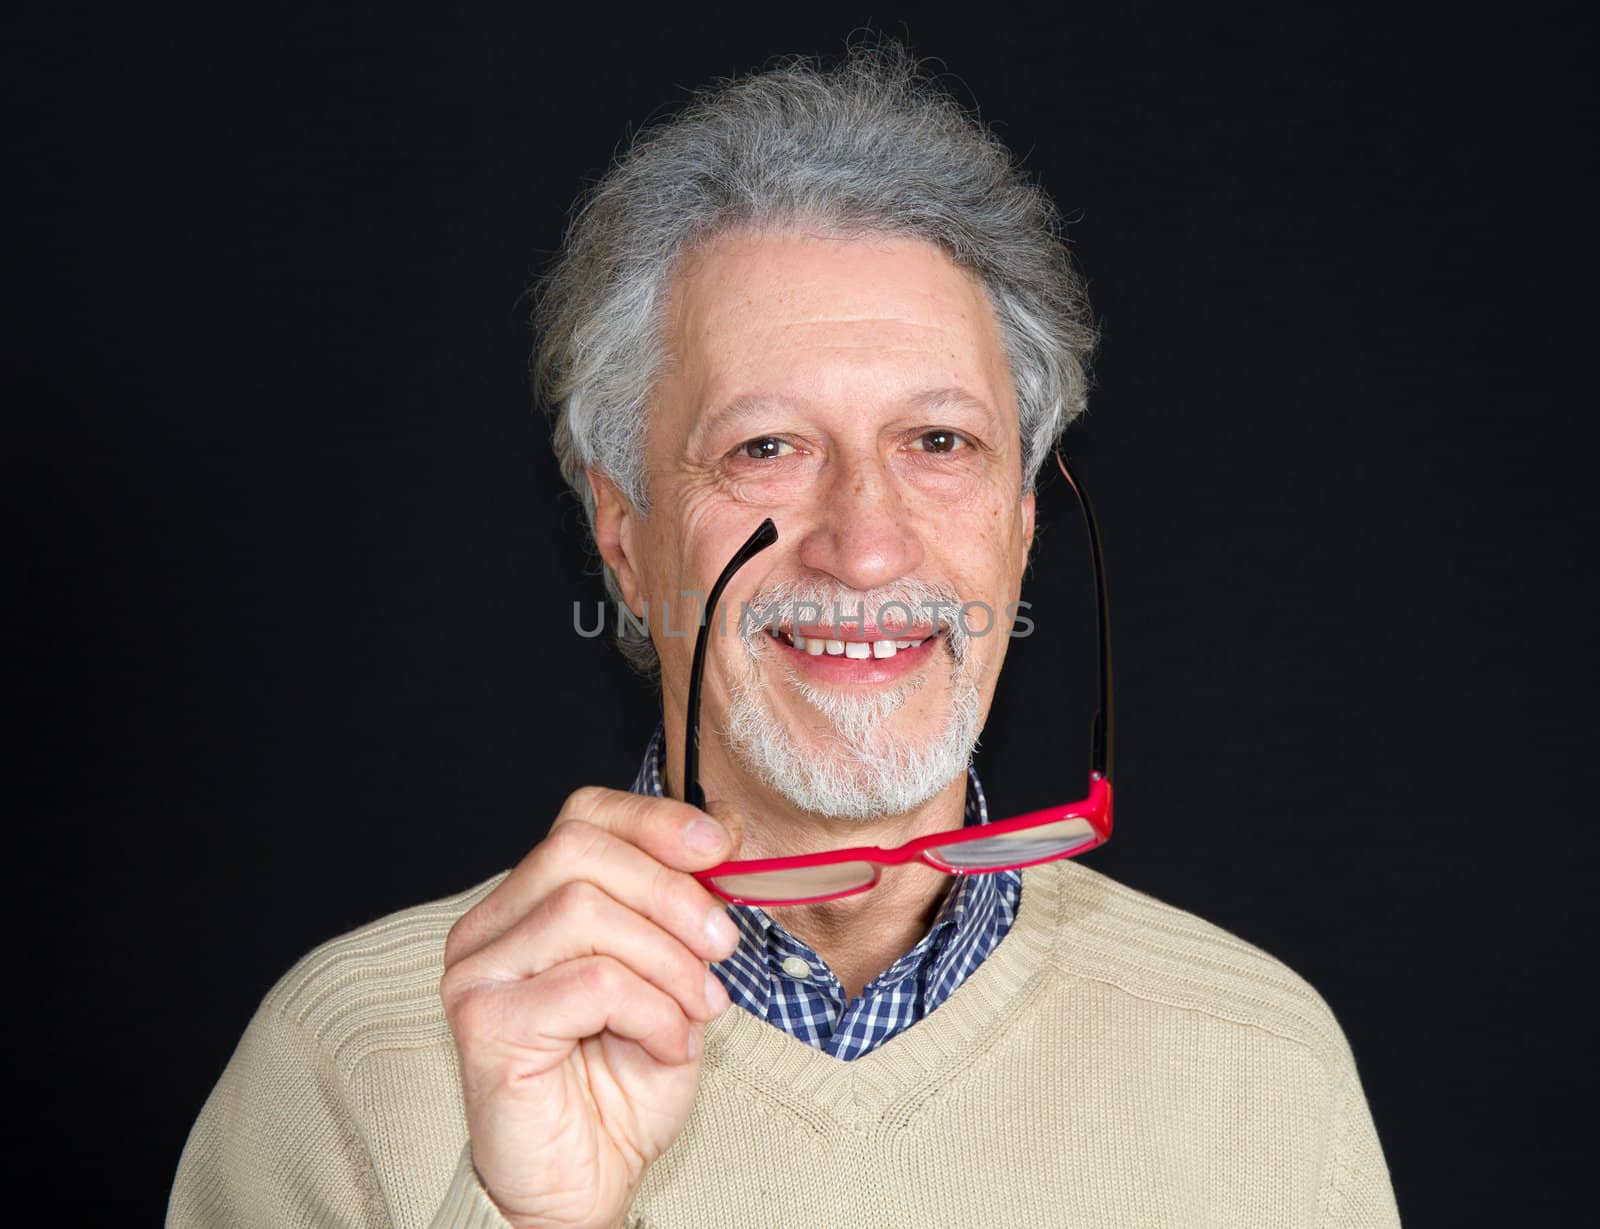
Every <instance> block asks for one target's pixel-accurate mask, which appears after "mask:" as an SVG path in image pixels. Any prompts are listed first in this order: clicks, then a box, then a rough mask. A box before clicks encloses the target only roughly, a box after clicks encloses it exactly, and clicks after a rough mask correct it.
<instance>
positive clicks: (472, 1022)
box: [439, 971, 492, 1037]
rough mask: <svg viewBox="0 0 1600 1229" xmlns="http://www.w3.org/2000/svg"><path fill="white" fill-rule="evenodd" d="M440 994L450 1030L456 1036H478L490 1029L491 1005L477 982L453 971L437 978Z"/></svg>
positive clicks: (488, 997)
mask: <svg viewBox="0 0 1600 1229" xmlns="http://www.w3.org/2000/svg"><path fill="white" fill-rule="evenodd" d="M439 997H440V998H441V999H442V1000H443V1001H444V1014H445V1018H446V1020H448V1021H449V1023H450V1031H451V1032H453V1033H454V1034H455V1035H456V1036H457V1037H479V1036H483V1035H484V1034H486V1033H487V1032H488V1031H489V1027H490V1021H489V1016H490V1013H491V1011H492V1005H491V1003H490V996H489V995H488V994H485V993H484V992H483V987H482V986H481V985H480V984H478V983H476V982H473V981H471V980H469V979H468V978H466V977H463V976H459V975H457V974H456V973H455V972H453V971H452V972H450V973H446V974H445V975H444V977H443V978H442V979H441V980H440V983H439Z"/></svg>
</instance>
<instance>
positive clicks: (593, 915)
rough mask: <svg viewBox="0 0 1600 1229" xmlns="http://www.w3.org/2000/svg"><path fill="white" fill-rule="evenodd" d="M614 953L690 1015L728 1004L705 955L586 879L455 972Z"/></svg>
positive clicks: (475, 975) (496, 973)
mask: <svg viewBox="0 0 1600 1229" xmlns="http://www.w3.org/2000/svg"><path fill="white" fill-rule="evenodd" d="M586 956H609V957H611V958H612V959H614V960H617V961H619V962H620V963H621V964H623V965H624V966H625V967H626V968H628V969H629V970H631V971H632V972H633V973H635V974H637V975H638V976H640V977H642V978H644V979H645V980H646V981H648V982H650V984H651V985H653V986H655V987H656V988H657V989H659V990H661V991H663V992H664V993H666V994H669V995H671V996H672V997H673V999H674V1000H675V1001H676V1002H677V1004H678V1006H679V1007H680V1008H681V1009H682V1010H683V1012H684V1014H685V1015H687V1016H689V1017H691V1018H693V1019H696V1020H711V1019H713V1018H715V1017H716V1016H717V1015H719V1014H721V1012H722V1010H723V1009H724V1008H725V1007H726V1006H727V1005H728V996H727V992H726V991H725V990H723V988H722V983H721V982H720V981H718V980H717V978H716V976H715V975H714V974H712V973H711V971H710V970H709V969H708V968H707V967H706V963H705V961H704V960H702V959H700V957H699V956H697V955H696V954H695V953H694V952H693V951H691V950H690V949H689V948H687V947H685V946H684V945H683V944H682V943H680V942H679V941H678V940H677V939H675V938H673V937H672V936H671V935H670V934H668V933H667V932H666V931H665V930H663V929H661V927H659V926H657V925H656V924H655V923H653V922H651V921H649V920H648V919H646V918H644V917H642V916H641V915H639V914H638V913H635V912H634V911H633V910H632V909H628V908H625V907H624V906H622V905H620V904H618V903H617V902H616V901H615V900H613V899H612V898H611V897H610V896H609V895H608V894H607V893H606V892H604V891H603V890H601V889H600V888H598V887H596V886H595V885H594V884H592V883H588V882H586V881H584V880H574V881H572V882H570V883H566V884H563V885H562V886H561V887H559V888H557V889H556V890H555V891H554V892H552V893H551V894H550V895H549V896H547V897H545V898H544V900H542V901H540V902H539V904H537V905H536V906H534V908H533V910H532V911H531V912H530V913H529V914H528V915H527V916H526V917H524V918H523V919H522V920H521V921H520V922H518V923H517V924H516V925H515V926H513V927H512V928H511V929H510V930H508V931H506V932H505V933H504V934H502V935H501V936H500V937H499V938H497V939H495V940H494V941H493V942H491V943H488V944H486V945H485V946H484V947H482V948H480V949H479V950H478V951H477V952H475V953H473V955H472V956H470V957H469V958H467V959H465V960H462V961H460V962H459V963H458V964H457V965H456V966H455V969H454V973H455V975H456V976H457V977H458V979H465V980H479V981H510V980H514V979H521V978H532V977H537V976H538V975H539V974H541V973H544V972H545V971H547V970H549V969H552V968H554V967H555V966H556V965H559V964H562V963H565V962H566V961H570V960H579V959H582V958H583V957H586Z"/></svg>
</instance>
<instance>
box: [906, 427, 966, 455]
mask: <svg viewBox="0 0 1600 1229" xmlns="http://www.w3.org/2000/svg"><path fill="white" fill-rule="evenodd" d="M917 443H919V444H921V445H922V451H923V452H954V451H956V449H958V448H965V447H966V446H967V441H966V440H965V439H963V438H962V437H961V436H959V435H957V434H956V433H955V432H954V431H946V430H943V429H942V428H941V429H939V430H935V431H924V432H923V433H922V434H921V435H919V436H918V437H917Z"/></svg>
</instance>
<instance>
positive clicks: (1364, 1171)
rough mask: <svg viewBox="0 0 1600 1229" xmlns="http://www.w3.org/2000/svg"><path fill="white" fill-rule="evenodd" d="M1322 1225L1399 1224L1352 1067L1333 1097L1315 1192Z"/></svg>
mask: <svg viewBox="0 0 1600 1229" xmlns="http://www.w3.org/2000/svg"><path fill="white" fill-rule="evenodd" d="M1317 1211H1318V1217H1317V1224H1318V1225H1319V1226H1320V1227H1321V1229H1399V1226H1400V1213H1399V1210H1398V1209H1397V1208H1396V1207H1395V1201H1394V1190H1393V1188H1392V1187H1391V1186H1390V1183H1389V1167H1388V1165H1387V1164H1386V1163H1385V1161H1384V1159H1383V1148H1382V1146H1381V1145H1380V1144H1379V1143H1378V1132H1377V1130H1376V1129H1375V1128H1374V1127H1373V1125H1372V1115H1371V1113H1370V1112H1369V1111H1368V1109H1367V1099H1366V1096H1365V1094H1363V1093H1362V1091H1361V1081H1360V1079H1359V1078H1358V1076H1357V1075H1356V1072H1355V1070H1354V1069H1353V1068H1352V1069H1351V1070H1350V1072H1349V1074H1348V1076H1347V1077H1346V1079H1345V1082H1344V1087H1343V1090H1342V1091H1341V1093H1340V1096H1339V1098H1338V1100H1337V1102H1336V1109H1335V1111H1334V1121H1333V1132H1332V1140H1331V1146H1330V1148H1329V1150H1328V1159H1327V1163H1326V1166H1325V1168H1324V1170H1323V1174H1322V1186H1321V1191H1320V1193H1319V1197H1318V1208H1317Z"/></svg>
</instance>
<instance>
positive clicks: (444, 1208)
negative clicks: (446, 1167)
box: [433, 1140, 511, 1229]
mask: <svg viewBox="0 0 1600 1229" xmlns="http://www.w3.org/2000/svg"><path fill="white" fill-rule="evenodd" d="M433 1229H511V1225H510V1222H509V1221H507V1220H506V1218H505V1217H504V1216H502V1215H500V1209H499V1208H497V1207H495V1204H494V1200H492V1199H490V1198H489V1192H488V1191H486V1190H484V1189H483V1183H481V1182H479V1181H478V1171H477V1170H476V1169H474V1168H473V1167H472V1141H471V1140H468V1141H467V1142H466V1143H465V1144H464V1145H463V1146H462V1148H461V1159H460V1160H459V1161H457V1162H456V1173H455V1177H453V1178H451V1179H450V1189H449V1190H448V1191H446V1192H445V1196H444V1202H443V1203H441V1204H440V1205H439V1210H438V1211H437V1212H435V1213H434V1216H433Z"/></svg>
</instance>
